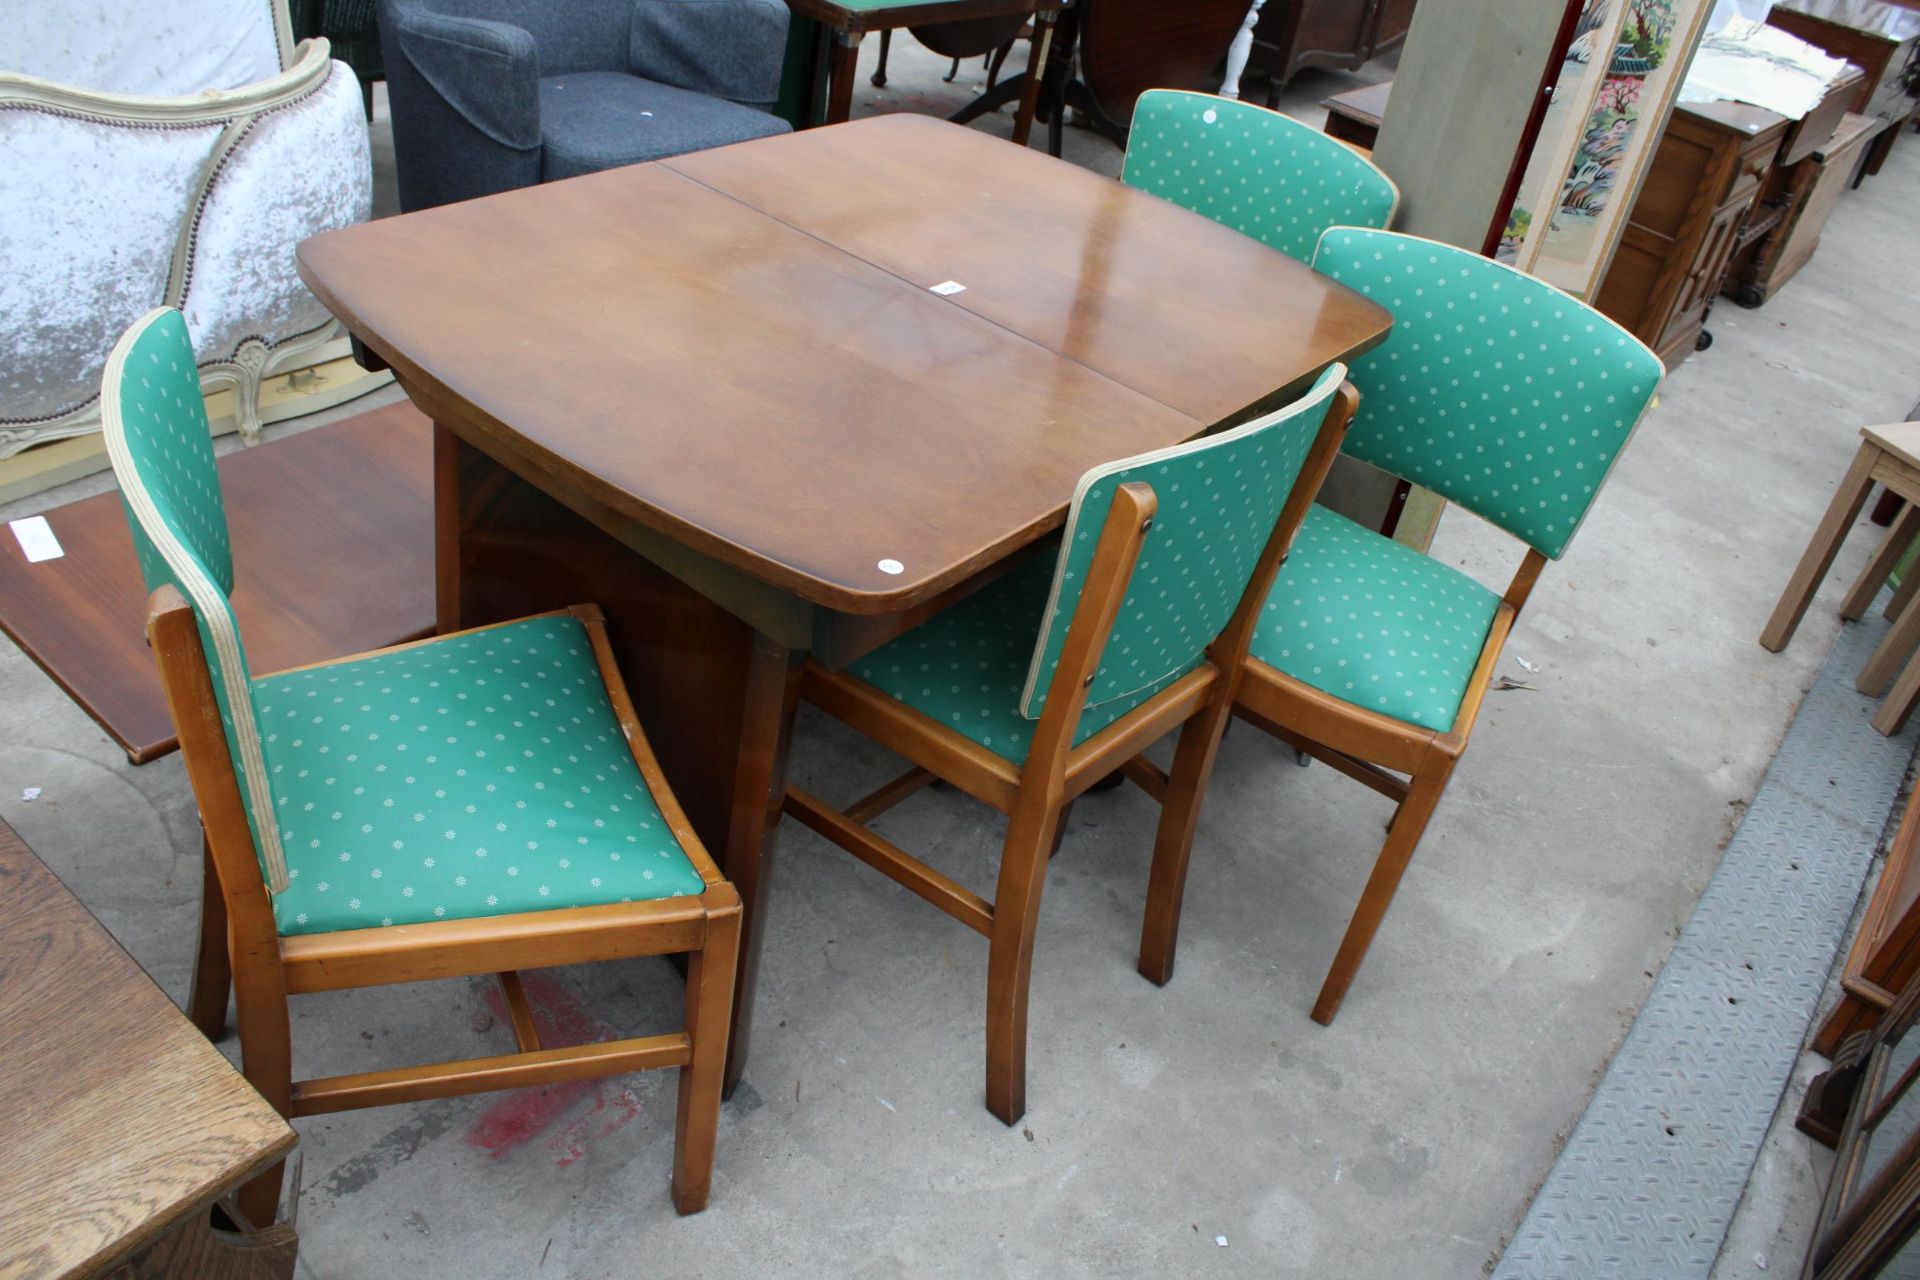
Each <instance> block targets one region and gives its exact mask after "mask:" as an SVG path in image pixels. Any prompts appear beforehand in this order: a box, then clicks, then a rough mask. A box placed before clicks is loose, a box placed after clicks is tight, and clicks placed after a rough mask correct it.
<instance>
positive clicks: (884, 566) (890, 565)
mask: <svg viewBox="0 0 1920 1280" xmlns="http://www.w3.org/2000/svg"><path fill="white" fill-rule="evenodd" d="M874 567H875V568H877V569H879V570H880V572H882V573H905V572H906V571H907V566H905V565H903V564H901V563H900V562H899V561H898V560H895V559H893V558H891V557H889V558H887V559H885V560H882V561H881V562H880V563H879V564H878V565H876V566H874Z"/></svg>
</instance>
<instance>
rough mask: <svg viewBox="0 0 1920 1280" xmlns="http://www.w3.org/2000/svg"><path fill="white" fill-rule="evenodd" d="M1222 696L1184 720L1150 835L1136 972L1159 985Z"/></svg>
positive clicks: (1225, 709)
mask: <svg viewBox="0 0 1920 1280" xmlns="http://www.w3.org/2000/svg"><path fill="white" fill-rule="evenodd" d="M1232 713H1233V704H1232V703H1231V702H1230V701H1228V699H1227V698H1226V697H1225V696H1221V697H1218V698H1216V699H1215V700H1214V704H1213V705H1211V706H1209V707H1207V708H1206V709H1204V710H1203V711H1201V712H1200V714H1199V715H1197V716H1195V717H1193V719H1191V720H1189V721H1187V723H1186V725H1185V727H1184V728H1182V729H1181V730H1180V741H1179V743H1178V744H1177V745H1176V746H1175V747H1174V751H1173V771H1172V772H1171V773H1170V774H1168V775H1167V795H1166V800H1165V801H1164V802H1163V803H1162V804H1161V806H1160V826H1159V828H1158V830H1157V831H1156V832H1155V834H1154V839H1153V869H1152V871H1150V872H1149V873H1148V876H1147V911H1146V917H1145V919H1144V920H1143V921H1142V923H1141V926H1140V976H1141V977H1143V978H1145V979H1146V980H1147V981H1149V982H1151V983H1154V984H1155V985H1156V986H1164V985H1165V984H1166V981H1167V979H1169V978H1171V977H1172V976H1173V954H1174V949H1175V948H1176V947H1177V946H1178V944H1179V941H1180V904H1181V902H1182V900H1183V899H1184V898H1185V896H1186V889H1187V859H1188V858H1189V856H1190V855H1191V854H1192V852H1193V834H1194V830H1195V828H1196V827H1197V826H1198V825H1199V823H1200V802H1201V801H1202V800H1203V799H1205V798H1206V791H1207V780H1208V779H1209V778H1210V777H1211V776H1212V775H1213V758H1214V756H1215V754H1217V753H1218V751H1219V749H1220V739H1221V736H1222V734H1223V733H1224V731H1225V729H1226V724H1227V721H1228V719H1229V718H1230V717H1231V716H1232Z"/></svg>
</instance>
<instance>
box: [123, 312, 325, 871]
mask: <svg viewBox="0 0 1920 1280" xmlns="http://www.w3.org/2000/svg"><path fill="white" fill-rule="evenodd" d="M100 416H101V420H102V425H103V427H104V429H105V433H106V441H107V456H108V457H109V458H110V459H111V460H112V462H113V472H114V476H115V477H116V478H117V479H118V480H119V482H120V496H121V498H122V500H123V501H124V502H125V503H126V508H127V523H128V524H129V525H130V526H131V527H132V530H133V546H134V550H135V552H136V553H137V554H138V555H139V557H140V571H141V573H142V574H143V575H144V576H145V577H146V581H147V589H148V590H149V591H153V590H157V589H158V588H160V587H161V586H164V585H167V584H172V585H173V586H175V587H177V588H178V589H179V591H180V594H181V595H183V596H185V597H186V599H187V602H188V603H189V604H190V605H192V606H193V613H194V618H195V620H196V621H197V622H198V623H199V624H200V642H201V645H202V647H203V648H204V649H205V650H206V656H207V668H208V675H209V676H210V677H211V678H212V682H213V695H214V698H215V699H216V700H217V701H218V703H219V705H220V721H221V724H222V726H223V727H224V728H225V730H226V736H227V750H228V753H229V754H230V755H231V756H232V758H233V772H234V776H235V777H236V778H237V779H239V782H240V796H241V799H242V801H243V802H244V803H245V807H246V810H247V821H248V823H249V824H250V825H251V826H252V828H253V843H254V848H255V850H256V851H257V852H258V853H259V855H260V862H261V867H262V870H263V871H264V873H265V875H266V880H267V884H268V887H269V888H270V889H272V890H273V891H274V892H279V891H280V890H282V889H284V888H286V885H287V873H286V859H285V857H284V856H283V855H282V853H281V849H280V838H279V829H278V827H277V826H276V825H275V822H274V816H273V813H274V810H273V796H272V792H271V790H270V789H269V787H268V783H267V769H266V763H265V759H264V756H263V754H262V751H261V745H260V731H259V722H258V716H257V711H256V708H255V706H254V700H253V679H252V676H251V673H250V672H249V671H248V669H247V655H246V651H245V650H244V649H243V648H242V647H241V644H240V628H239V626H238V624H237V623H236V622H235V621H234V616H233V606H232V604H231V602H230V600H229V596H230V595H231V593H232V591H233V550H232V544H231V543H230V542H229V540H228V534H227V511H226V505H225V504H224V503H223V502H222V501H221V498H220V473H219V471H218V470H217V469H216V467H215V466H214V461H213V434H212V432H211V431H210V430H209V428H208V424H207V408H206V402H205V401H204V400H202V399H201V394H200V372H199V370H198V368H197V367H196V366H195V364H194V359H193V344H192V342H191V341H190V340H189V339H188V337H187V325H186V321H185V320H183V319H182V318H181V315H180V313H179V312H178V311H175V310H173V309H171V308H167V307H162V308H160V309H159V310H156V311H151V312H148V313H147V314H146V315H145V316H143V317H142V318H141V319H140V320H139V321H138V322H137V323H136V324H135V325H134V326H133V327H132V328H131V329H129V330H127V332H126V333H125V334H124V335H122V337H121V339H120V341H119V342H118V343H116V344H115V345H114V348H113V354H112V356H111V357H110V358H109V359H108V361H107V368H106V372H105V374H104V375H103V376H102V380H101V389H100Z"/></svg>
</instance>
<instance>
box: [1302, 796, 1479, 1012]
mask: <svg viewBox="0 0 1920 1280" xmlns="http://www.w3.org/2000/svg"><path fill="white" fill-rule="evenodd" d="M1452 774H1453V761H1451V760H1445V759H1442V760H1441V761H1440V762H1438V763H1436V764H1432V765H1430V766H1429V768H1428V769H1427V771H1425V772H1423V773H1416V774H1415V775H1414V777H1413V785H1412V787H1411V788H1409V790H1408V791H1407V798H1406V799H1405V800H1402V801H1401V802H1400V808H1399V809H1398V810H1397V811H1396V812H1395V813H1394V815H1393V825H1392V826H1391V827H1389V828H1388V829H1387V842H1386V844H1385V845H1384V846H1382V847H1381V850H1380V857H1379V859H1378V860H1377V861H1376V862H1375V863H1374V864H1373V874H1372V875H1371V876H1369V877H1368V878H1367V887H1366V890H1365V891H1364V892H1363V893H1362V894H1361V895H1360V905H1359V906H1357V907H1355V908H1354V911H1353V920H1352V922H1351V923H1350V924H1348V925H1347V932H1346V936H1345V937H1343V938H1341V939H1340V950H1339V952H1338V953H1337V954H1335V956H1334V958H1333V967H1332V968H1331V969H1329V970H1328V971H1327V980H1326V981H1325V982H1324V983H1322V984H1321V987H1320V995H1319V997H1318V998H1317V999H1316V1000H1315V1001H1314V1002H1313V1020H1314V1021H1315V1022H1318V1023H1320V1024H1321V1025H1322V1026H1326V1025H1328V1024H1330V1023H1332V1021H1333V1018H1334V1015H1335V1014H1337V1013H1339V1012H1340V1002H1341V1001H1342V1000H1345V999H1346V996H1347V988H1349V987H1351V986H1352V985H1353V978H1354V975H1355V974H1356V973H1358V972H1359V971H1360V962H1361V961H1362V960H1365V959H1366V957H1367V948H1368V947H1370V946H1372V945H1373V935H1374V934H1376V933H1378V932H1379V930H1380V921H1381V920H1382V919H1384V918H1385V917H1386V914H1387V905H1388V904H1389V903H1391V902H1392V901H1393V894H1394V891H1395V890H1396V889H1398V888H1399V887H1400V877H1401V876H1403V875H1405V874H1406V870H1407V864H1408V863H1409V862H1411V861H1413V851H1414V850H1415V849H1417V848H1419V847H1420V837H1421V836H1423V835H1425V834H1426V830H1427V822H1428V821H1429V820H1430V819H1431V818H1432V817H1433V811H1434V809H1435V808H1436V807H1438V805H1439V803H1440V796H1441V794H1442V793H1443V792H1445V791H1446V789H1447V779H1448V778H1450V777H1451V776H1452Z"/></svg>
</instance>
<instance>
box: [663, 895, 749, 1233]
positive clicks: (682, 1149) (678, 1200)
mask: <svg viewBox="0 0 1920 1280" xmlns="http://www.w3.org/2000/svg"><path fill="white" fill-rule="evenodd" d="M721 888H723V889H724V890H725V891H726V894H727V896H728V898H729V899H730V900H731V902H732V909H731V910H723V911H721V912H718V913H715V914H710V915H708V917H707V939H706V943H705V945H704V946H702V947H701V949H700V950H698V951H695V952H693V953H692V954H691V955H689V956H688V957H687V1034H688V1035H690V1036H691V1037H692V1039H693V1057H692V1060H691V1061H689V1062H688V1063H687V1065H686V1066H684V1067H682V1068H680V1098H679V1106H678V1112H677V1116H676V1119H675V1121H674V1130H673V1207H674V1208H675V1209H677V1210H678V1211H679V1212H681V1213H682V1214H688V1213H698V1212H700V1211H701V1210H702V1209H704V1208H706V1207H707V1194H708V1192H709V1191H710V1190H711V1188H712V1186H713V1150H714V1144H715V1143H716V1142H717V1141H718V1133H719V1128H720V1084H721V1081H722V1079H723V1077H724V1076H725V1075H726V1067H727V1024H728V1022H729V1020H730V1019H731V1018H732V1017H733V975H734V966H735V964H736V963H737V961H738V959H739V952H740V899H739V897H738V896H737V895H735V894H734V892H733V889H732V887H731V886H721ZM718 892H719V890H715V889H709V890H708V894H709V895H714V894H717V893H718Z"/></svg>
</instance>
